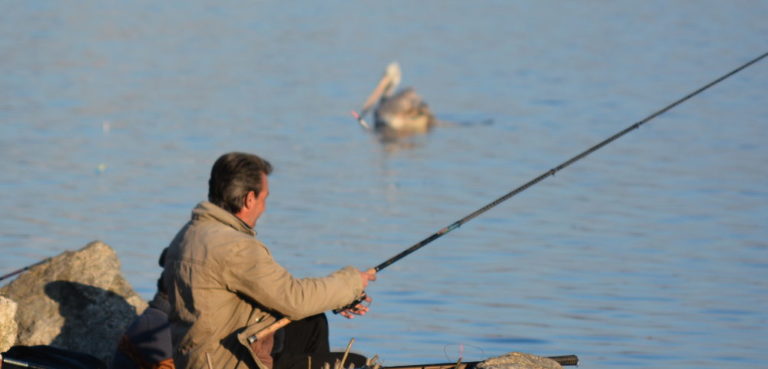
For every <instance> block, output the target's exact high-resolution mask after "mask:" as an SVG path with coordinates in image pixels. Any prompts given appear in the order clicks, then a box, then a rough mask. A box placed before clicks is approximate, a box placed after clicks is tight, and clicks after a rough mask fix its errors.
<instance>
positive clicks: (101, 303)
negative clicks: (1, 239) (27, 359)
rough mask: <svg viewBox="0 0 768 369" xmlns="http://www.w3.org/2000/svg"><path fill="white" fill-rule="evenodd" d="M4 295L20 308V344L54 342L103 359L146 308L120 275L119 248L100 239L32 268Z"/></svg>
mask: <svg viewBox="0 0 768 369" xmlns="http://www.w3.org/2000/svg"><path fill="white" fill-rule="evenodd" d="M0 295H2V296H7V297H9V298H11V299H12V300H14V301H16V303H17V304H18V306H19V307H18V309H17V311H16V323H17V324H18V336H17V339H16V344H17V345H51V346H54V347H59V348H63V349H67V350H73V351H78V352H83V353H87V354H90V355H93V356H96V357H97V358H99V359H102V360H104V361H105V362H110V361H111V358H112V355H113V352H114V350H115V347H116V345H117V342H118V340H119V338H120V336H121V335H122V333H123V331H124V330H125V328H126V327H127V326H128V325H129V324H130V323H131V321H133V319H134V318H135V317H136V316H137V315H138V314H140V313H141V312H142V311H144V309H145V308H146V307H147V302H146V301H144V300H143V299H142V298H141V297H140V296H139V295H138V294H137V293H136V292H135V291H134V290H133V288H132V287H131V286H130V284H129V283H128V281H126V280H125V278H124V277H123V276H122V274H121V273H120V261H119V260H118V259H117V255H116V254H115V251H114V250H112V248H111V247H109V246H108V245H106V244H105V243H103V242H100V241H94V242H91V243H90V244H88V245H86V246H85V247H84V248H82V249H81V250H79V251H67V252H64V253H63V254H61V255H58V256H56V257H54V258H53V259H51V261H50V262H48V263H45V264H41V265H38V266H35V267H33V268H31V269H30V270H28V271H26V272H25V273H23V274H21V275H20V276H19V277H18V278H17V279H16V280H14V281H13V282H11V283H10V284H8V285H7V286H5V287H3V288H0Z"/></svg>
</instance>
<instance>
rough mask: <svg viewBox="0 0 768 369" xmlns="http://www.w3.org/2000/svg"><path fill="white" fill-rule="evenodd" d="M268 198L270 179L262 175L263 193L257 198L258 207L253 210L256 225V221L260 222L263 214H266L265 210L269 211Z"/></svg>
mask: <svg viewBox="0 0 768 369" xmlns="http://www.w3.org/2000/svg"><path fill="white" fill-rule="evenodd" d="M267 197H269V179H267V175H266V174H263V173H262V174H261V192H260V193H259V195H258V196H256V205H255V206H254V209H253V217H254V218H253V224H254V225H255V224H256V221H257V220H259V217H260V216H261V214H262V213H264V210H266V209H267Z"/></svg>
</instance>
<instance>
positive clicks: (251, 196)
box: [243, 191, 256, 209]
mask: <svg viewBox="0 0 768 369" xmlns="http://www.w3.org/2000/svg"><path fill="white" fill-rule="evenodd" d="M255 205H256V193H254V192H253V191H248V194H246V195H245V201H244V202H243V209H250V208H252V207H254V206H255Z"/></svg>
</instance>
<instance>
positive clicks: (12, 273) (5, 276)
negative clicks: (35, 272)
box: [0, 257, 51, 281]
mask: <svg viewBox="0 0 768 369" xmlns="http://www.w3.org/2000/svg"><path fill="white" fill-rule="evenodd" d="M49 261H51V258H50V257H49V258H45V259H43V260H40V261H38V262H37V263H34V264H32V265H27V266H25V267H23V268H21V269H17V270H14V271H12V272H10V273H8V274H6V275H3V276H0V281H2V280H3V279H6V278H9V277H13V276H15V275H16V274H19V273H21V272H24V271H27V270H29V269H32V268H33V267H36V266H38V265H40V264H45V263H47V262H49Z"/></svg>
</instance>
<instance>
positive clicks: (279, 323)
mask: <svg viewBox="0 0 768 369" xmlns="http://www.w3.org/2000/svg"><path fill="white" fill-rule="evenodd" d="M290 322H291V320H290V319H288V318H281V319H280V320H278V321H276V322H274V323H272V324H271V325H269V326H267V327H266V328H264V329H262V330H260V331H259V332H258V333H256V334H254V335H253V336H250V337H248V343H251V344H253V343H254V342H256V341H261V340H262V339H264V337H266V336H269V335H270V334H274V333H275V332H277V330H278V329H280V328H283V327H285V326H286V325H288V324H289V323H290Z"/></svg>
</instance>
